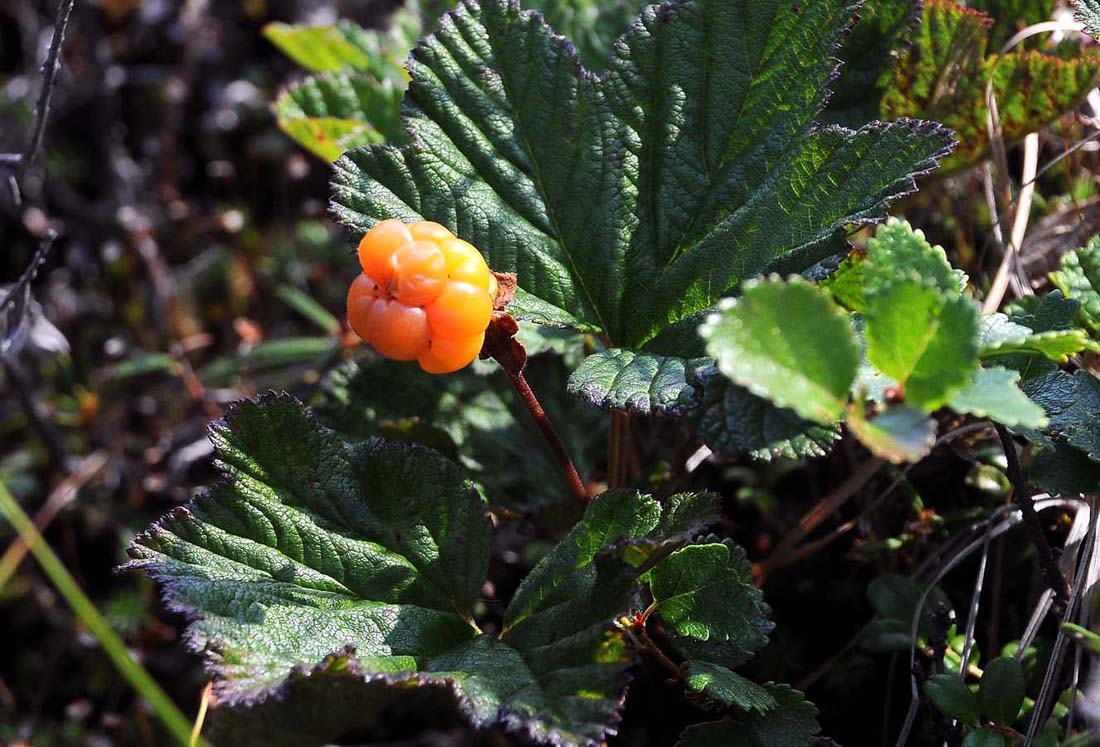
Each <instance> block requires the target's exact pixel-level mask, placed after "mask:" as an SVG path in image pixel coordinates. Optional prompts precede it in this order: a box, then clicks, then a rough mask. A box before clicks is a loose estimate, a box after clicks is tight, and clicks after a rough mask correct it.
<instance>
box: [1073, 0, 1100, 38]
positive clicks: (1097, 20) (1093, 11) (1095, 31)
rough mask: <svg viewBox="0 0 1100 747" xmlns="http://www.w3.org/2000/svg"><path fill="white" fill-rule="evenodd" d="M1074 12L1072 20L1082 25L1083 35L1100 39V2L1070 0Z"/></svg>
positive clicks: (1099, 0) (1094, 0) (1093, 0)
mask: <svg viewBox="0 0 1100 747" xmlns="http://www.w3.org/2000/svg"><path fill="white" fill-rule="evenodd" d="M1070 2H1071V3H1072V4H1073V6H1074V8H1075V9H1076V12H1075V13H1074V14H1073V17H1074V19H1075V20H1076V21H1077V22H1078V23H1080V24H1083V25H1084V27H1085V33H1087V34H1089V35H1090V36H1092V37H1093V38H1094V39H1100V0H1070Z"/></svg>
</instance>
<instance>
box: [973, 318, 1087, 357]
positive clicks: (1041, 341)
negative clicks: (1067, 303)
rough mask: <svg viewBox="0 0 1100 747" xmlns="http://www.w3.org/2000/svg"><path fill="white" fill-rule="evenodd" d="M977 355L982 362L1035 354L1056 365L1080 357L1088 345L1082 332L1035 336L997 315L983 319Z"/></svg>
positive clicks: (1062, 332)
mask: <svg viewBox="0 0 1100 747" xmlns="http://www.w3.org/2000/svg"><path fill="white" fill-rule="evenodd" d="M980 335H981V339H980V345H981V350H980V354H981V357H982V359H983V360H984V359H988V358H992V357H994V356H999V355H1010V354H1015V353H1038V354H1040V355H1044V356H1046V357H1047V358H1050V359H1051V360H1052V361H1056V362H1058V363H1065V362H1066V361H1067V360H1069V356H1071V355H1074V354H1075V353H1079V352H1081V351H1082V350H1084V349H1085V348H1086V347H1088V345H1089V341H1088V335H1087V334H1085V331H1084V330H1082V329H1055V330H1049V331H1045V332H1036V331H1035V330H1033V329H1031V328H1030V327H1027V326H1025V325H1023V324H1020V323H1018V322H1015V321H1012V320H1011V319H1009V318H1008V317H1007V316H1006V315H1004V314H1001V313H1000V312H997V313H993V314H986V315H985V316H983V317H982V326H981V332H980Z"/></svg>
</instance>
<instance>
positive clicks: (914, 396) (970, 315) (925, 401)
mask: <svg viewBox="0 0 1100 747" xmlns="http://www.w3.org/2000/svg"><path fill="white" fill-rule="evenodd" d="M866 319H867V322H866V327H865V329H866V335H867V358H868V360H869V361H870V362H871V363H872V364H874V366H875V367H876V368H877V369H878V370H879V371H881V372H882V373H884V374H886V375H887V376H889V377H891V378H892V379H894V380H895V381H897V382H898V383H899V384H901V385H902V386H903V387H904V388H905V400H906V402H910V403H912V404H913V405H916V406H917V407H920V408H922V409H924V410H925V411H928V412H931V411H932V410H935V409H937V408H939V407H942V406H943V405H945V404H947V402H948V401H949V400H950V398H951V395H952V394H953V393H954V392H955V391H957V390H959V389H961V388H962V387H964V386H966V384H967V383H968V382H969V381H970V380H971V379H972V378H973V377H974V374H975V372H976V371H977V370H978V332H979V313H978V308H977V306H976V305H975V304H974V302H973V301H971V300H970V299H969V298H965V297H963V296H955V297H952V296H948V295H946V294H944V293H943V292H942V291H939V290H937V289H935V288H933V287H931V286H929V285H926V284H924V283H923V282H921V281H919V280H916V279H913V278H910V277H908V276H902V277H899V278H897V279H896V280H895V282H893V283H892V284H891V285H889V286H886V287H884V288H882V289H881V290H877V291H875V292H874V294H873V295H871V296H870V299H869V304H868V308H867V317H866Z"/></svg>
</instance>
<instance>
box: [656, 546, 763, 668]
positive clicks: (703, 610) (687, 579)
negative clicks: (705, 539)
mask: <svg viewBox="0 0 1100 747" xmlns="http://www.w3.org/2000/svg"><path fill="white" fill-rule="evenodd" d="M644 580H645V582H646V583H647V584H648V585H649V590H650V593H651V594H652V595H653V608H654V610H655V611H656V614H657V615H658V616H659V617H660V619H661V620H663V621H664V623H665V625H666V626H667V627H668V629H669V631H670V639H671V643H672V645H673V647H674V648H676V649H677V650H679V651H680V652H681V653H682V654H683V655H684V656H685V657H688V658H698V659H702V660H706V661H710V662H714V663H718V664H722V665H725V666H727V667H735V666H737V665H739V664H741V663H743V662H744V661H746V660H748V659H749V658H750V657H751V656H752V655H753V654H754V653H756V652H757V651H759V650H760V649H761V648H763V646H764V645H765V644H766V643H767V642H768V632H769V631H770V630H771V628H772V624H771V622H769V620H768V615H769V613H770V610H769V608H768V606H767V605H766V604H764V601H763V596H762V595H761V593H760V591H759V590H758V589H756V588H755V586H754V585H753V582H752V574H751V572H750V570H749V565H748V561H747V560H746V558H745V551H744V550H743V549H741V548H740V547H739V546H737V545H736V544H734V543H733V542H731V541H728V540H727V541H726V542H711V543H707V544H695V545H688V546H687V547H684V548H681V549H679V550H677V551H675V552H674V553H672V554H671V555H670V556H669V557H667V558H665V559H664V560H663V561H661V562H660V563H659V564H658V565H657V566H656V567H654V568H653V570H652V571H650V572H649V573H648V574H647V575H646V576H645V579H644Z"/></svg>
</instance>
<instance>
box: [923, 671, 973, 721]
mask: <svg viewBox="0 0 1100 747" xmlns="http://www.w3.org/2000/svg"><path fill="white" fill-rule="evenodd" d="M924 694H925V695H927V696H928V699H929V700H931V701H932V704H933V705H935V706H936V708H938V709H939V711H940V713H943V714H944V715H945V716H950V717H951V718H954V719H958V720H959V721H962V722H963V723H964V724H971V725H976V724H977V723H978V694H977V693H975V692H974V691H973V690H971V689H970V688H969V687H967V686H966V685H964V684H963V683H962V682H960V681H959V678H958V676H957V675H954V674H934V675H932V676H931V677H929V678H928V679H927V680H925V683H924Z"/></svg>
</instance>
